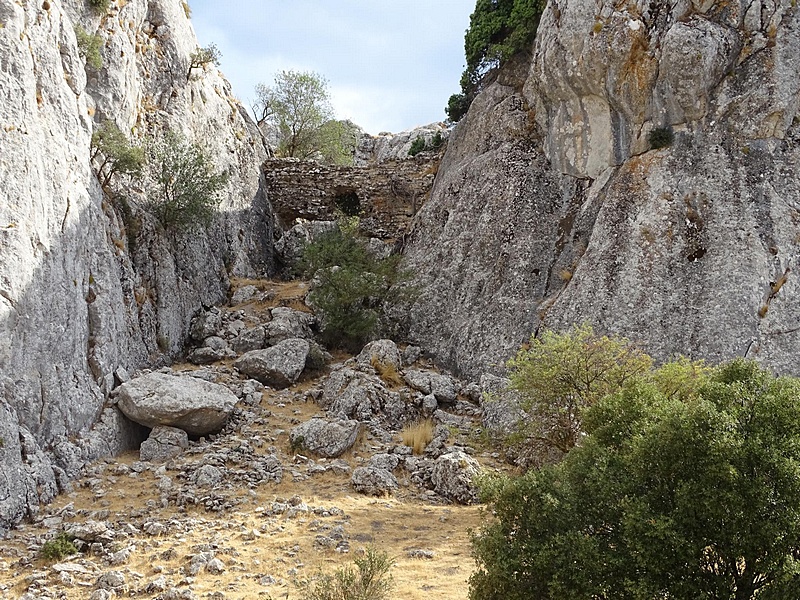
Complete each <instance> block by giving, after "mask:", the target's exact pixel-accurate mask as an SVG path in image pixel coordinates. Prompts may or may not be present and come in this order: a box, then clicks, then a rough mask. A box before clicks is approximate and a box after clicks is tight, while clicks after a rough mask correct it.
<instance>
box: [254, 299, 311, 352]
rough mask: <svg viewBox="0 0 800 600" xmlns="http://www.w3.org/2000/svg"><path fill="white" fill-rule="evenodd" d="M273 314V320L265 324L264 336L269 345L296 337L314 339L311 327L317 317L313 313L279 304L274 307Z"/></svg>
mask: <svg viewBox="0 0 800 600" xmlns="http://www.w3.org/2000/svg"><path fill="white" fill-rule="evenodd" d="M271 314H272V320H271V321H270V322H269V323H266V324H265V325H264V336H265V340H266V344H267V345H268V346H274V345H276V344H279V343H280V342H282V341H284V340H289V339H294V338H300V339H304V340H311V339H313V337H314V332H313V331H312V329H311V328H312V326H313V325H314V324H315V323H316V322H317V319H316V317H315V316H314V315H312V314H311V313H307V312H303V311H301V310H295V309H293V308H289V307H287V306H278V307H276V308H273V309H272V313H271Z"/></svg>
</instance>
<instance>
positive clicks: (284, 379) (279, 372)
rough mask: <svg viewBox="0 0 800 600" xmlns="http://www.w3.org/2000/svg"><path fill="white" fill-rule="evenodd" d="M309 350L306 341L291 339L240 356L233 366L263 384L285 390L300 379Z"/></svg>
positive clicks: (309, 347)
mask: <svg viewBox="0 0 800 600" xmlns="http://www.w3.org/2000/svg"><path fill="white" fill-rule="evenodd" d="M310 350H311V346H310V344H309V343H308V342H307V341H306V340H301V339H297V338H292V339H288V340H284V341H282V342H280V343H278V344H276V345H275V346H272V347H271V348H265V349H264V350H251V351H250V352H247V353H245V354H244V355H242V357H241V358H239V360H237V361H236V362H235V363H234V366H235V367H236V368H237V369H239V371H241V372H242V373H244V374H245V375H247V376H248V377H252V378H253V379H257V380H258V381H260V382H261V383H263V384H266V385H269V386H272V387H274V388H279V389H280V388H285V387H289V386H290V385H292V384H293V383H295V382H296V381H297V380H298V378H299V377H300V374H301V373H302V372H303V369H304V368H305V366H306V358H307V357H308V353H309V351H310Z"/></svg>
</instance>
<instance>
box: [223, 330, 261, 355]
mask: <svg viewBox="0 0 800 600" xmlns="http://www.w3.org/2000/svg"><path fill="white" fill-rule="evenodd" d="M265 340H266V338H265V336H264V327H262V326H261V325H259V326H258V327H253V328H251V329H245V330H244V331H242V332H241V333H240V334H239V335H238V336H236V337H235V338H234V339H233V340H231V347H232V348H233V349H234V351H236V352H238V353H239V354H242V353H245V352H250V351H251V350H260V349H261V348H263V347H264V343H265Z"/></svg>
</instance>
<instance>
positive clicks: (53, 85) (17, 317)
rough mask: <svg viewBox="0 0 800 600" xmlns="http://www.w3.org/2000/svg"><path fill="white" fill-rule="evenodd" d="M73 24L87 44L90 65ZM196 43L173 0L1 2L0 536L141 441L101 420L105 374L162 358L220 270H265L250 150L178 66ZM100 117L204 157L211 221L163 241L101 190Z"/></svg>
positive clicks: (230, 106)
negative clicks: (85, 470)
mask: <svg viewBox="0 0 800 600" xmlns="http://www.w3.org/2000/svg"><path fill="white" fill-rule="evenodd" d="M76 28H80V29H81V30H83V31H85V32H87V33H88V34H89V35H96V36H98V38H99V41H100V52H101V55H102V59H103V62H102V66H101V67H100V68H99V69H95V68H93V67H91V66H87V65H86V60H85V56H84V54H85V53H84V52H83V51H82V50H80V49H79V47H78V42H77V39H76ZM197 45H198V44H197V40H196V38H195V35H194V32H193V29H192V26H191V23H190V21H189V20H188V18H187V14H186V12H185V11H184V8H183V6H182V4H181V3H180V2H173V1H167V0H150V1H146V0H129V1H127V2H112V3H111V6H110V8H109V10H108V12H107V13H105V14H103V15H99V14H97V13H96V12H93V11H92V10H91V9H90V8H89V7H88V3H86V2H84V1H83V0H70V1H59V0H50V1H49V2H44V3H42V2H23V3H20V2H14V1H13V0H0V98H2V100H0V463H1V464H2V471H3V475H2V476H0V530H2V529H3V528H4V527H7V526H8V525H10V524H12V523H14V522H16V521H18V520H19V519H21V518H23V517H25V516H26V515H28V514H31V513H33V512H35V511H36V507H37V506H38V504H39V502H40V501H47V500H48V499H50V498H51V497H52V496H53V494H55V493H56V492H57V491H58V490H59V489H60V488H63V487H64V486H66V485H68V480H69V478H70V477H71V476H72V475H74V474H75V473H76V472H77V471H78V470H79V469H80V467H81V466H82V465H83V464H85V463H86V461H88V460H90V459H93V458H95V457H97V456H100V455H107V454H110V453H115V452H119V451H121V450H124V449H126V448H129V447H131V445H133V444H136V443H138V442H139V441H141V439H142V435H145V436H146V432H145V433H144V434H143V433H142V432H141V431H140V430H139V429H138V428H137V426H134V425H132V424H131V423H130V422H129V421H127V419H125V418H124V417H121V415H119V414H118V413H117V412H116V409H113V408H107V409H106V410H105V412H104V405H106V398H107V394H108V392H109V391H110V390H111V388H112V387H113V386H114V385H115V384H116V383H118V382H119V377H118V376H117V377H115V372H117V371H118V370H119V369H120V367H122V371H120V372H123V371H124V370H130V371H133V370H135V369H137V368H139V367H142V366H148V365H156V364H158V363H160V362H162V361H164V360H165V359H166V357H168V356H170V355H173V354H174V353H176V352H177V351H178V349H179V348H180V347H181V345H182V342H183V340H184V338H185V335H186V331H187V328H188V324H189V320H190V319H191V317H192V315H193V314H194V313H195V312H196V310H197V309H198V308H199V307H200V306H201V305H202V304H204V303H205V304H212V303H214V302H217V301H219V300H220V299H222V298H224V296H225V295H226V293H227V290H228V278H229V277H230V276H232V275H257V274H264V273H269V272H271V271H272V269H273V265H272V262H273V261H272V245H271V240H272V231H271V227H272V225H271V223H272V213H271V209H270V207H269V203H268V201H267V198H266V196H265V194H264V193H263V182H262V180H261V179H260V171H259V165H260V164H261V162H262V161H263V159H264V158H265V157H266V154H265V151H264V146H263V143H262V140H261V138H260V136H259V135H258V133H257V130H256V129H255V127H254V126H253V125H252V124H251V122H250V121H249V119H247V118H246V117H245V116H244V113H243V111H242V110H241V108H240V106H239V105H238V103H237V102H236V101H235V99H234V98H233V96H232V94H231V91H230V86H229V84H228V83H227V82H226V81H225V80H224V79H223V78H222V76H221V75H220V74H219V72H218V71H217V70H216V68H215V67H214V66H213V65H206V66H205V67H200V68H195V69H193V70H192V71H191V73H190V72H189V62H190V60H189V57H190V54H191V52H193V51H194V50H196V48H197ZM104 120H111V121H113V122H114V123H116V125H118V126H119V128H120V129H121V130H122V131H123V132H124V133H125V134H126V135H128V136H129V138H130V139H131V140H132V141H133V142H134V143H144V142H145V141H146V140H149V139H153V138H157V137H159V136H160V135H163V132H164V130H165V129H167V128H169V129H172V130H176V131H179V132H181V133H182V134H183V135H184V136H185V137H186V138H187V139H189V140H192V141H195V142H197V143H199V144H201V145H202V146H204V147H205V148H206V149H207V151H208V153H209V154H210V155H211V156H212V157H213V159H214V161H215V163H216V165H217V167H218V169H220V170H222V169H225V170H227V171H228V172H229V174H230V179H229V183H228V184H227V187H226V189H225V193H224V198H223V200H222V204H221V213H220V215H219V216H218V218H216V219H215V220H214V222H213V223H212V224H211V225H210V226H209V227H207V228H201V229H194V230H190V231H184V232H177V233H169V234H165V233H164V231H163V229H162V228H161V227H160V225H159V224H158V223H157V222H156V221H155V219H154V218H153V217H152V216H151V215H150V214H149V213H148V212H147V211H146V210H144V208H145V207H146V205H147V203H148V202H149V201H150V200H152V194H153V192H152V189H151V188H150V187H149V186H148V185H147V184H146V182H145V181H143V180H139V179H137V180H130V179H126V178H124V177H121V178H116V179H115V180H113V181H112V184H111V186H110V187H109V188H108V189H107V190H106V192H107V193H104V192H103V190H102V189H101V187H100V185H99V183H98V179H97V177H96V176H95V174H94V169H96V168H97V166H98V165H97V163H96V162H95V163H94V167H93V165H92V164H91V161H90V155H91V136H92V133H93V131H95V130H96V128H97V127H98V126H99V125H100V123H102V122H103V121H104ZM101 417H102V419H101ZM99 419H101V420H100V421H99V422H98V420H99ZM93 428H94V431H93Z"/></svg>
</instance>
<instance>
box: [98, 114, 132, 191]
mask: <svg viewBox="0 0 800 600" xmlns="http://www.w3.org/2000/svg"><path fill="white" fill-rule="evenodd" d="M95 159H102V162H101V163H100V166H99V167H98V169H97V176H98V178H99V179H100V183H101V185H103V186H104V187H105V186H106V185H108V184H109V183H110V182H111V178H112V177H113V176H114V175H116V174H122V175H130V176H133V177H137V176H139V175H141V174H142V168H143V167H144V164H145V153H144V149H143V148H141V147H139V146H134V145H132V144H131V143H130V142H129V141H128V138H127V137H125V134H124V133H122V131H121V130H120V128H119V127H117V125H116V124H115V123H114V122H113V121H104V122H103V123H102V124H101V125H100V127H98V129H97V131H95V132H94V133H93V134H92V155H91V160H92V161H94V160H95Z"/></svg>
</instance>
